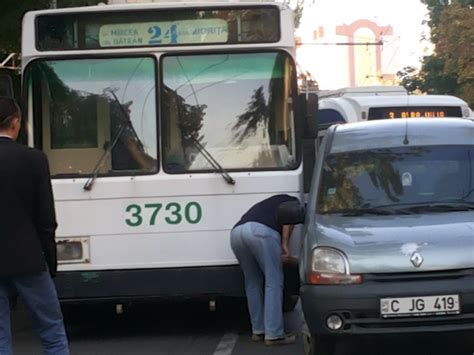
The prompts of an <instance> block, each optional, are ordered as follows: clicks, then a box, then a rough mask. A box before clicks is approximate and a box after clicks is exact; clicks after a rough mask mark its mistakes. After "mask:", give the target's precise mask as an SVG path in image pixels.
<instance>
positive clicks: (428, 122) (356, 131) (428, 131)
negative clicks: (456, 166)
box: [330, 118, 474, 153]
mask: <svg viewBox="0 0 474 355" xmlns="http://www.w3.org/2000/svg"><path fill="white" fill-rule="evenodd" d="M406 142H408V143H406ZM429 145H473V146H474V121H472V120H469V119H457V118H452V119H436V120H435V119H398V120H378V121H369V122H357V123H348V124H343V125H338V126H336V128H335V132H334V137H333V140H332V144H331V149H330V153H342V152H349V151H356V150H367V149H378V148H394V147H408V146H429Z"/></svg>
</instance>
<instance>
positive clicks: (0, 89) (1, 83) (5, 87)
mask: <svg viewBox="0 0 474 355" xmlns="http://www.w3.org/2000/svg"><path fill="white" fill-rule="evenodd" d="M0 96H4V97H13V82H12V78H11V77H10V76H9V75H0Z"/></svg>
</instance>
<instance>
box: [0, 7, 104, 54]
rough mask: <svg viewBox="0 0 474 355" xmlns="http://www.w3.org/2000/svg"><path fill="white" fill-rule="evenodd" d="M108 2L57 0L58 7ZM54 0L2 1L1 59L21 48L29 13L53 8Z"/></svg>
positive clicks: (0, 17)
mask: <svg viewBox="0 0 474 355" xmlns="http://www.w3.org/2000/svg"><path fill="white" fill-rule="evenodd" d="M105 1H106V0H102V1H101V0H56V5H57V7H75V6H86V5H96V4H98V3H99V2H105ZM52 4H53V1H52V0H21V1H18V0H1V2H0V10H1V11H0V57H1V58H3V57H4V56H5V55H7V54H9V53H11V52H15V53H19V52H20V48H21V45H20V44H21V20H22V18H23V15H24V14H25V13H26V12H27V11H32V10H41V9H47V8H49V7H51V5H52Z"/></svg>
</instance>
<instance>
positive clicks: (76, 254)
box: [56, 237, 89, 264]
mask: <svg viewBox="0 0 474 355" xmlns="http://www.w3.org/2000/svg"><path fill="white" fill-rule="evenodd" d="M56 250H57V256H58V263H59V264H69V263H87V262H89V238H88V237H79V238H64V239H61V238H58V239H57V240H56Z"/></svg>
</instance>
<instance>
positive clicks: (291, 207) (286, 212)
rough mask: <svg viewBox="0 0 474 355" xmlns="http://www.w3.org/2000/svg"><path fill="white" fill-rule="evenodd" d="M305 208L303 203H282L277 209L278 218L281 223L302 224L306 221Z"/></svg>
mask: <svg viewBox="0 0 474 355" xmlns="http://www.w3.org/2000/svg"><path fill="white" fill-rule="evenodd" d="M305 214H306V211H305V208H304V207H303V206H302V205H301V203H299V202H296V201H288V202H283V203H280V205H279V206H278V209H277V220H278V223H280V224H282V225H283V224H300V223H304V219H305Z"/></svg>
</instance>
